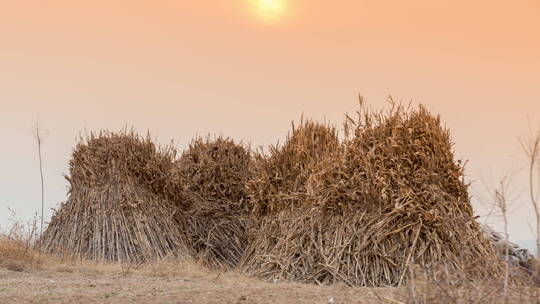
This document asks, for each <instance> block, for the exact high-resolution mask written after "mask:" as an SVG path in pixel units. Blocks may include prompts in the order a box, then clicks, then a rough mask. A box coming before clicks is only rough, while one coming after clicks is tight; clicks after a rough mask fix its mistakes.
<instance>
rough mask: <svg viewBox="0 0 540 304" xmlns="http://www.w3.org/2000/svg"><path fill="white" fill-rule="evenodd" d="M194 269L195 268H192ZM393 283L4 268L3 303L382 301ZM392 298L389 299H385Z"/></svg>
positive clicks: (0, 299) (0, 281) (1, 278)
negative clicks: (372, 285) (366, 285)
mask: <svg viewBox="0 0 540 304" xmlns="http://www.w3.org/2000/svg"><path fill="white" fill-rule="evenodd" d="M190 272H191V273H190ZM394 291H395V290H392V289H384V288H380V289H371V288H351V287H346V286H331V287H321V286H314V285H304V284H298V283H280V282H276V283H269V282H263V281H260V280H258V279H253V278H247V277H245V276H241V275H235V274H219V273H218V274H216V273H203V272H199V273H197V272H196V271H195V273H193V271H185V273H174V274H167V273H166V272H165V273H164V272H163V271H160V270H156V269H152V270H149V271H134V272H130V273H129V274H123V273H122V271H114V270H112V271H101V272H100V271H95V270H94V271H90V270H75V269H72V268H69V267H64V268H59V269H56V270H32V271H22V272H21V271H10V270H5V269H0V303H178V304H180V303H239V304H252V303H278V304H279V303H329V304H332V303H381V301H380V300H378V298H377V296H376V295H375V293H377V295H379V296H383V297H388V298H390V299H391V300H390V301H388V303H392V293H393V292H394ZM384 302H386V301H384V300H383V303H384Z"/></svg>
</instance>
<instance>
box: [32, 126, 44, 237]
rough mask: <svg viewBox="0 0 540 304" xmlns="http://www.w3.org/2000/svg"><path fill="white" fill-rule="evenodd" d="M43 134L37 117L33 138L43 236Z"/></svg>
mask: <svg viewBox="0 0 540 304" xmlns="http://www.w3.org/2000/svg"><path fill="white" fill-rule="evenodd" d="M45 135H46V134H45V133H43V132H42V130H41V129H40V126H39V116H38V118H37V120H36V127H35V129H34V137H35V139H36V142H37V147H38V157H39V176H40V181H41V228H40V234H43V216H44V214H43V210H44V208H45V185H44V181H43V159H42V157H41V144H42V143H43V139H44V137H45Z"/></svg>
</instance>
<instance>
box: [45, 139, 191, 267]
mask: <svg viewBox="0 0 540 304" xmlns="http://www.w3.org/2000/svg"><path fill="white" fill-rule="evenodd" d="M174 159H175V150H174V149H172V148H165V149H161V150H160V149H158V148H157V147H156V146H155V145H154V143H153V142H152V141H151V140H150V138H149V137H146V138H143V137H140V136H138V135H136V134H135V133H134V132H132V131H131V132H121V133H118V134H114V133H107V132H104V133H100V134H98V135H94V134H91V135H90V136H89V137H88V138H86V139H82V140H81V142H80V143H79V144H78V145H77V147H76V148H75V151H74V152H73V158H72V159H71V161H70V175H69V176H68V177H66V178H67V180H68V181H69V184H70V185H69V186H70V189H69V193H68V200H67V202H65V203H62V204H61V206H60V208H58V210H57V211H56V212H55V214H54V215H53V217H52V219H51V221H50V223H49V225H48V227H47V229H46V230H45V232H44V233H43V236H42V237H41V239H40V246H41V248H42V249H43V250H45V251H47V252H53V253H58V254H68V255H75V256H80V257H84V258H90V259H104V260H112V261H123V262H125V261H128V262H135V261H151V260H154V259H156V258H162V257H165V256H167V255H170V254H173V255H182V254H185V253H186V251H187V250H186V249H185V248H186V244H185V243H186V241H185V238H184V234H183V233H182V227H181V225H179V224H178V223H177V222H176V221H175V216H174V215H175V212H177V211H178V209H177V207H176V203H175V202H177V201H178V200H179V196H180V193H181V190H180V186H179V185H178V184H177V183H176V182H175V179H174V174H173V172H174V170H173V169H174V163H173V160H174Z"/></svg>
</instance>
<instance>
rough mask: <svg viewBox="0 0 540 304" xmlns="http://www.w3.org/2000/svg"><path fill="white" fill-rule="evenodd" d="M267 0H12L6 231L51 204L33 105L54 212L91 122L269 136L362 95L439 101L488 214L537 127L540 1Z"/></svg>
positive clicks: (1, 18) (521, 227)
mask: <svg viewBox="0 0 540 304" xmlns="http://www.w3.org/2000/svg"><path fill="white" fill-rule="evenodd" d="M259 2H260V3H259ZM262 2H267V3H266V4H265V3H262ZM262 2H261V1H251V0H212V1H209V0H201V1H183V0H176V1H172V0H155V1H137V0H130V1H115V0H107V1H101V0H96V1H68V0H44V1H37V0H33V1H32V0H21V1H6V0H4V1H2V3H1V9H0V142H1V143H2V147H1V149H0V153H1V154H0V155H1V157H0V229H1V228H6V227H8V226H9V222H10V221H9V218H10V212H8V210H7V207H11V208H12V209H14V210H15V212H16V214H17V217H18V218H21V219H28V218H30V217H31V216H32V215H33V214H34V213H36V212H39V210H40V198H41V196H40V195H41V193H40V179H39V163H38V157H37V145H36V143H35V139H34V137H33V135H32V131H33V128H34V127H35V124H36V121H37V118H38V116H39V122H40V125H41V128H42V130H44V131H45V132H46V133H47V134H45V135H46V136H45V138H44V142H43V146H42V152H43V169H44V176H45V204H46V213H45V214H46V218H48V217H49V216H50V214H51V208H53V207H55V206H57V204H58V203H60V202H61V201H64V200H65V199H66V191H67V182H66V181H65V179H64V178H63V174H66V173H67V172H68V161H69V158H70V154H71V152H72V149H73V147H74V145H75V144H76V142H77V137H78V135H79V134H80V133H81V132H85V131H96V130H100V129H110V130H119V129H121V128H122V127H124V126H128V127H134V128H136V129H137V130H139V131H140V132H141V133H146V132H147V131H149V132H150V133H151V134H152V136H154V137H155V138H156V140H157V141H158V142H160V143H168V142H170V141H171V140H174V142H175V143H176V144H177V145H178V147H179V148H184V147H185V146H186V144H187V143H189V141H190V140H191V138H193V137H194V136H195V135H197V134H199V135H204V134H208V133H210V134H223V135H225V136H231V137H233V138H235V139H237V140H243V141H245V142H248V143H251V144H252V145H253V146H259V145H268V144H272V143H275V142H277V141H278V140H281V141H283V139H284V138H285V136H286V134H287V131H288V130H289V128H290V122H291V121H293V120H298V119H299V118H300V116H301V115H302V114H304V116H307V117H312V118H315V119H318V120H327V121H329V122H331V123H333V124H335V125H337V126H340V125H341V123H342V121H343V118H344V114H345V113H353V112H354V111H356V110H357V109H358V95H359V94H361V95H362V96H364V97H365V98H366V99H367V101H368V103H369V105H370V106H371V107H373V108H375V109H384V108H387V107H388V103H387V99H388V96H389V95H391V96H392V97H393V98H394V99H395V100H397V101H403V102H409V101H412V102H413V103H414V104H418V103H422V104H424V105H425V106H427V107H428V109H430V110H432V111H433V112H435V113H438V114H440V115H441V117H442V120H443V121H444V123H445V125H446V126H447V127H448V128H450V130H451V133H452V138H453V140H454V142H455V153H456V156H457V157H458V158H460V159H464V160H467V161H468V164H467V180H468V181H470V182H472V185H471V194H472V195H473V202H474V206H475V208H476V211H477V213H478V214H479V215H485V214H486V213H487V208H486V207H485V204H486V202H489V200H490V199H489V195H488V194H486V191H485V189H486V188H489V187H493V185H494V184H496V182H497V180H499V179H500V178H501V177H502V176H504V175H505V172H508V171H515V170H519V169H520V168H523V167H524V166H525V165H526V162H525V161H524V158H523V155H522V153H521V152H520V149H519V143H518V138H519V137H523V136H526V135H528V134H529V133H530V131H531V129H532V130H535V129H538V128H539V127H540V55H539V54H540V1H539V0H516V1H511V2H510V1H498V0H490V1H484V0H476V1H464V0H453V1H442V0H441V1H433V0H429V1H428V0H409V1H387V0H377V1H375V0H355V1H352V0H350V1H349V0H335V1H323V0H309V1H308V0H297V1H294V0H289V1H281V2H279V1H278V2H279V3H277V2H276V3H271V2H272V1H268V0H267V1H262ZM261 5H262V6H264V5H266V9H264V8H263V7H261ZM526 183H527V179H526V174H525V172H524V171H523V170H521V171H518V172H517V173H516V174H515V178H514V180H513V183H512V185H511V188H512V189H511V194H512V195H511V198H512V202H511V209H512V212H511V214H510V217H509V220H510V226H509V232H510V236H511V239H513V240H516V241H517V240H529V239H532V238H533V235H532V232H531V229H530V228H529V224H528V223H530V224H532V223H533V222H532V220H533V219H532V216H531V215H532V209H531V208H530V206H528V205H527V195H526V192H525V190H526V186H527V184H526ZM486 184H487V187H486V186H485V185H486ZM481 202H483V203H481ZM489 221H490V222H492V224H493V225H495V226H496V227H498V228H501V227H502V226H501V221H500V220H496V219H494V218H493V217H491V218H490V220H489Z"/></svg>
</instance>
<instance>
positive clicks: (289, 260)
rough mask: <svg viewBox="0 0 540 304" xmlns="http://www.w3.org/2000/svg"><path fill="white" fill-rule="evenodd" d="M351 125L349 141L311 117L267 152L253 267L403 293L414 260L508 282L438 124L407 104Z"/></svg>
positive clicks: (276, 275)
mask: <svg viewBox="0 0 540 304" xmlns="http://www.w3.org/2000/svg"><path fill="white" fill-rule="evenodd" d="M348 123H349V124H348V125H347V130H348V131H349V132H348V134H350V136H349V137H348V138H346V140H345V141H344V143H343V144H341V145H340V144H339V143H338V140H337V135H336V134H335V130H333V129H332V128H330V127H327V126H324V125H320V124H317V123H314V122H310V121H308V122H305V123H301V125H300V127H298V128H293V131H292V135H291V136H290V137H289V138H288V140H287V141H286V143H285V144H284V146H283V147H282V148H279V147H276V148H274V149H272V150H271V151H270V155H269V156H268V157H265V156H262V155H261V156H259V158H260V160H259V162H258V163H259V166H260V168H259V169H258V170H256V174H255V176H256V177H255V178H254V180H253V181H251V182H250V183H249V186H248V189H249V190H250V196H251V197H252V203H253V204H254V210H255V212H254V218H255V220H254V222H255V223H256V225H257V226H256V228H255V229H253V231H252V233H251V234H250V237H251V239H250V242H249V243H250V248H249V255H248V256H246V262H245V264H246V265H247V268H248V270H249V271H250V272H253V273H256V274H258V275H260V276H262V277H266V278H270V279H287V280H295V281H302V282H310V283H319V284H331V283H338V282H341V283H346V284H348V285H356V286H396V285H401V283H402V282H403V281H404V280H405V279H406V277H407V272H408V271H407V270H408V267H409V265H413V264H419V265H421V266H422V267H426V268H432V267H435V266H446V267H448V269H449V270H450V271H459V272H466V271H467V272H469V273H468V276H469V277H470V278H474V277H476V278H486V277H490V278H497V277H499V276H500V274H501V269H502V267H501V263H499V262H498V261H497V258H496V255H495V252H494V251H493V248H492V247H491V245H490V244H489V241H488V240H487V239H486V238H485V237H484V235H483V233H482V231H481V230H480V227H479V226H478V224H477V223H476V221H475V220H474V218H473V216H474V215H473V211H472V207H471V204H470V202H469V197H468V194H467V185H466V184H465V183H464V181H463V167H462V165H461V164H460V163H457V162H455V160H454V157H453V153H452V144H451V141H450V136H449V133H448V131H447V130H445V129H444V128H443V127H442V126H441V124H440V120H439V118H438V117H436V116H433V115H432V114H430V113H429V112H428V111H427V110H425V109H424V108H423V107H420V108H418V109H414V110H409V111H407V110H406V109H404V108H403V107H400V106H396V107H394V108H392V109H391V110H390V111H389V112H387V113H373V112H369V111H364V112H361V113H359V118H358V120H356V121H353V120H349V121H348ZM469 270H470V271H469Z"/></svg>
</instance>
